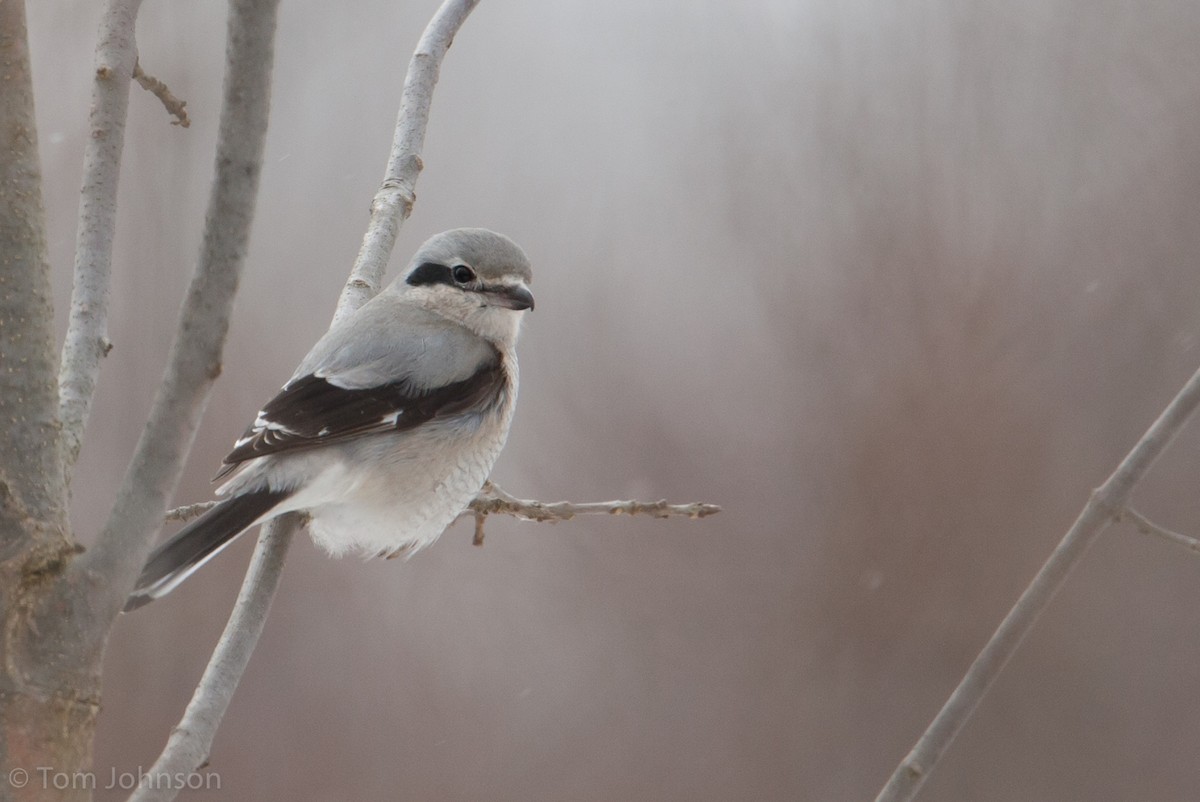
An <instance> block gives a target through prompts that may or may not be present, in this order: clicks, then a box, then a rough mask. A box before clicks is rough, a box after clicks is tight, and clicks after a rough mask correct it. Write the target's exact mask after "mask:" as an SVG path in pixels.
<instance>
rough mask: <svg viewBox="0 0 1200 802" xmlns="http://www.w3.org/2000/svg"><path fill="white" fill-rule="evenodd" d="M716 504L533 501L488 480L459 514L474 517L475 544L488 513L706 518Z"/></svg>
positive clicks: (545, 517) (539, 517) (538, 517)
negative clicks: (510, 492)
mask: <svg viewBox="0 0 1200 802" xmlns="http://www.w3.org/2000/svg"><path fill="white" fill-rule="evenodd" d="M720 511H721V508H720V507H718V506H717V505H716V504H701V503H698V502H697V503H692V504H668V503H667V502H666V500H665V499H664V500H662V501H592V502H584V503H579V502H572V501H555V502H550V503H547V502H544V501H532V500H529V499H520V498H516V497H514V496H511V495H509V494H508V493H507V492H506V491H505V490H504V489H503V488H501V487H500V486H499V485H497V484H495V483H493V482H488V483H486V484H485V485H484V486H483V490H481V491H480V492H479V495H478V496H476V497H475V499H474V500H473V501H472V502H471V503H470V505H469V506H468V508H467V510H465V511H464V512H463V513H462V515H461V516H459V517H465V516H468V515H469V516H472V517H473V518H474V519H475V535H474V540H473V541H472V542H473V543H474V545H476V546H482V545H483V522H484V520H485V519H486V518H487V516H489V515H496V514H502V515H511V516H513V517H514V518H520V519H521V520H523V521H537V522H539V523H544V522H547V521H549V522H550V523H556V522H558V521H569V520H571V519H572V518H574V517H575V516H577V515H649V516H650V517H652V518H706V517H708V516H709V515H716V514H717V513H718V512H720Z"/></svg>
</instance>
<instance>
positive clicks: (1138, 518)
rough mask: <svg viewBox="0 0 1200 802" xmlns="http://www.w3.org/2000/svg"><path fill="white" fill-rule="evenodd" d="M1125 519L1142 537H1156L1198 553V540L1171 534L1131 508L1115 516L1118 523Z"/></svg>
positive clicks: (1199, 546) (1176, 533) (1174, 533)
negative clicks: (1129, 521)
mask: <svg viewBox="0 0 1200 802" xmlns="http://www.w3.org/2000/svg"><path fill="white" fill-rule="evenodd" d="M1126 518H1128V519H1129V520H1131V521H1133V525H1134V527H1135V528H1136V529H1137V530H1138V531H1139V532H1141V533H1142V534H1143V535H1156V536H1158V537H1161V538H1163V539H1165V540H1169V541H1171V542H1172V543H1174V544H1175V545H1177V546H1183V547H1184V548H1185V549H1190V550H1191V551H1194V552H1200V540H1197V539H1196V538H1194V537H1189V536H1188V535H1181V534H1179V533H1178V532H1172V531H1171V530H1170V529H1164V528H1163V527H1161V526H1159V525H1158V524H1156V523H1154V521H1151V520H1150V519H1149V518H1147V517H1146V516H1144V515H1142V514H1141V513H1140V512H1138V511H1137V510H1135V509H1134V508H1133V507H1126V508H1125V509H1123V510H1122V511H1121V512H1120V514H1119V515H1118V516H1117V520H1118V521H1123V520H1125V519H1126Z"/></svg>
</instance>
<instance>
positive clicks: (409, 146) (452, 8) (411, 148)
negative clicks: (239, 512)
mask: <svg viewBox="0 0 1200 802" xmlns="http://www.w3.org/2000/svg"><path fill="white" fill-rule="evenodd" d="M478 4H479V0H446V2H445V3H443V4H442V6H441V7H440V8H439V9H438V11H437V13H436V14H435V15H434V17H433V19H432V20H431V21H430V23H429V25H428V26H427V27H426V28H425V32H424V34H423V35H422V36H421V41H420V43H419V44H418V46H417V52H416V53H415V54H414V55H413V58H412V61H411V63H410V65H409V72H408V75H407V76H406V78H405V82H404V93H403V98H402V101H401V107H400V114H399V118H398V119H397V122H396V135H395V138H394V142H393V145H392V154H391V157H390V158H389V160H388V168H387V173H386V175H385V177H384V186H383V188H381V189H380V190H379V192H378V193H377V194H376V196H375V201H374V203H373V204H372V206H371V222H370V224H369V226H368V230H367V234H366V236H365V237H364V238H363V244H362V247H361V248H360V249H359V254H358V259H357V261H356V263H355V266H354V269H353V271H352V273H351V275H350V278H349V280H348V281H347V282H346V286H345V288H344V289H343V290H342V294H341V297H340V299H339V300H338V305H337V311H336V312H335V313H334V317H333V322H334V323H335V324H336V323H337V322H338V321H339V320H341V319H343V318H344V317H346V316H348V315H350V314H352V313H353V312H354V310H356V309H358V308H359V307H360V306H362V305H363V304H364V303H366V302H367V301H368V300H370V299H371V298H372V297H374V296H375V295H376V294H377V293H378V292H379V283H380V280H381V277H382V275H383V270H384V267H386V265H387V260H388V257H389V256H390V255H391V252H392V248H393V247H394V246H395V244H396V234H397V233H398V232H399V229H400V226H401V225H402V224H403V222H404V220H405V219H407V217H408V215H409V213H410V212H411V210H412V203H413V197H414V195H413V187H414V186H415V184H416V181H417V176H418V174H419V173H420V157H419V155H418V154H419V153H420V151H421V148H422V146H423V144H424V141H425V128H426V125H427V123H428V121H429V105H430V103H431V101H432V99H433V87H434V84H435V83H436V81H437V75H438V70H439V68H440V65H441V61H442V58H443V57H444V56H445V55H446V51H447V50H448V49H449V47H450V43H451V41H452V40H453V39H454V35H455V34H456V33H457V32H458V29H459V28H460V27H461V26H462V23H463V22H464V21H465V20H466V18H467V15H468V14H470V12H471V10H472V9H473V8H475V6H476V5H478ZM231 26H232V17H231ZM402 185H403V186H404V187H406V189H405V190H404V192H403V193H402V192H401V191H400V190H399V188H400V187H401V186H402ZM164 509H165V505H164ZM287 517H288V518H291V516H287ZM267 526H268V529H267V530H266V531H265V532H264V534H263V535H262V536H260V538H259V543H258V548H257V550H256V551H255V560H254V562H253V563H251V566H250V570H249V571H248V572H247V574H246V578H245V580H244V581H243V582H242V590H241V593H240V595H239V597H238V599H239V602H238V605H239V607H238V608H235V611H234V616H233V617H231V618H230V620H229V623H228V625H226V627H225V634H224V635H222V638H221V642H222V644H224V643H225V642H226V640H227V639H229V640H234V639H239V638H240V640H238V643H239V645H238V646H237V647H236V651H235V650H234V647H230V649H229V650H223V649H222V648H221V646H220V645H218V648H217V650H216V651H215V652H214V653H213V656H212V658H211V660H210V661H209V664H208V668H207V669H206V670H205V674H204V679H202V680H201V683H200V687H198V688H197V689H196V693H195V695H194V696H193V697H192V703H191V704H190V705H189V706H188V711H187V712H186V713H185V714H184V718H183V720H182V721H181V722H180V724H179V727H177V728H176V729H175V731H174V732H173V733H172V735H171V738H170V740H169V741H168V742H167V746H166V748H165V749H164V750H163V753H162V755H161V756H159V759H158V760H157V761H156V762H155V769H154V771H160V769H159V767H160V766H172V767H174V766H178V767H181V769H182V770H183V771H185V772H186V771H191V770H194V769H196V768H197V767H199V766H200V765H201V763H202V762H203V760H204V758H205V757H206V756H207V754H208V749H209V747H210V746H211V744H212V740H213V737H214V736H215V734H216V730H217V727H218V726H219V725H220V723H221V718H222V717H223V716H224V714H225V708H226V707H227V706H228V704H229V699H230V698H231V697H232V696H233V690H234V688H236V687H237V683H238V681H239V679H240V678H241V675H242V672H243V671H244V670H245V667H246V663H247V662H248V661H249V658H250V652H251V651H252V650H253V648H254V643H255V642H256V641H257V639H258V633H259V632H261V631H262V627H263V623H264V621H265V619H266V615H267V611H268V610H269V608H270V600H271V597H272V595H273V594H274V592H275V588H276V586H277V584H278V581H279V571H280V570H281V569H282V567H283V561H284V557H285V556H286V554H287V548H288V545H289V544H290V542H291V535H292V531H291V530H292V528H294V524H291V523H289V524H288V527H289V528H288V530H287V535H286V537H280V536H273V535H272V532H273V527H272V524H267ZM260 564H262V565H268V566H271V570H270V571H267V570H264V569H259V570H256V566H258V565H260ZM242 599H255V600H258V601H257V602H256V603H255V604H254V605H249V604H247V605H245V606H244V608H243V606H242V605H241V600H242ZM239 608H241V610H242V614H241V615H239V614H238V609H239ZM243 629H245V630H250V631H252V632H253V637H252V638H251V639H250V640H248V641H246V640H245V639H244V636H242V635H239V632H240V631H241V630H243ZM231 655H233V656H236V659H233V657H231ZM210 677H211V682H210V681H208V680H209V679H210ZM193 709H195V711H196V713H195V715H193ZM181 733H182V734H181ZM141 794H142V792H141V791H139V793H138V794H135V795H134V796H133V797H131V800H137V802H145V801H146V800H150V799H156V800H168V799H173V798H174V796H175V794H174V793H171V794H169V795H162V794H160V795H157V796H145V795H141Z"/></svg>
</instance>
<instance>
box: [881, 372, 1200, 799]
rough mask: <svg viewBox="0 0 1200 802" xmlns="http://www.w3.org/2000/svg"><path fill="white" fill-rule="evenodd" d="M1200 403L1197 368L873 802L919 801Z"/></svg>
mask: <svg viewBox="0 0 1200 802" xmlns="http://www.w3.org/2000/svg"><path fill="white" fill-rule="evenodd" d="M1197 405H1200V371H1197V372H1196V373H1195V374H1194V375H1193V376H1192V378H1191V379H1189V380H1188V382H1187V384H1185V385H1184V386H1183V389H1182V390H1180V391H1179V394H1178V395H1176V396H1175V398H1174V399H1172V401H1171V403H1170V404H1168V405H1167V408H1166V409H1164V410H1163V412H1162V414H1161V415H1159V416H1158V419H1157V420H1156V421H1154V423H1153V425H1151V426H1150V428H1149V430H1147V432H1146V434H1145V435H1143V436H1142V439H1141V440H1139V441H1138V444H1137V445H1136V446H1134V447H1133V450H1132V451H1130V452H1129V454H1127V455H1126V457H1125V459H1124V460H1122V461H1121V464H1120V465H1119V466H1118V467H1117V469H1116V471H1114V472H1113V474H1112V476H1110V477H1109V478H1108V480H1107V481H1105V483H1104V484H1103V485H1101V486H1100V487H1099V488H1097V489H1096V490H1095V491H1093V493H1092V496H1091V498H1090V499H1088V503H1087V504H1086V505H1085V506H1084V508H1083V511H1082V512H1080V514H1079V517H1078V518H1077V519H1076V520H1075V523H1074V524H1072V525H1071V528H1070V530H1068V531H1067V534H1066V535H1065V536H1064V537H1063V539H1062V541H1061V542H1060V543H1059V544H1058V547H1057V548H1055V549H1054V552H1053V553H1052V554H1051V555H1050V558H1049V559H1048V560H1046V563H1045V565H1043V566H1042V568H1041V570H1040V571H1038V573H1037V576H1035V577H1034V578H1033V582H1031V583H1030V584H1029V587H1027V588H1026V589H1025V592H1024V593H1022V594H1021V598H1020V599H1018V600H1017V603H1016V604H1015V605H1014V606H1013V608H1012V609H1011V610H1009V612H1008V615H1006V616H1005V617H1004V620H1003V621H1002V622H1001V623H1000V626H999V628H997V629H996V632H995V634H993V635H992V637H991V640H989V641H988V642H987V645H985V646H984V647H983V651H981V652H980V653H979V656H978V657H976V658H975V662H973V663H972V664H971V667H970V669H968V671H967V673H966V676H964V677H963V679H962V681H961V682H960V683H959V685H958V687H957V688H955V689H954V693H952V694H951V695H950V698H949V699H948V700H946V703H945V705H944V706H943V707H942V709H941V711H939V712H938V714H937V716H936V717H935V718H934V719H933V721H932V722H931V723H930V725H929V727H928V729H926V730H925V733H924V734H923V735H922V736H921V738H920V740H918V741H917V744H916V746H914V747H913V749H912V751H911V752H910V753H909V754H908V756H907V757H905V758H904V760H903V761H901V763H900V765H899V766H897V767H896V770H895V772H893V773H892V776H891V779H890V780H888V783H887V785H886V786H884V788H883V790H882V791H880V793H879V796H878V797H877V798H876V802H898V801H899V800H910V799H912V798H913V797H915V796H916V794H917V791H918V790H919V789H920V787H921V784H922V783H924V782H925V779H926V778H927V777H928V776H929V773H930V772H931V771H932V770H933V767H934V766H936V765H937V762H938V760H940V759H941V757H942V754H943V753H944V752H945V750H946V747H948V746H949V745H950V743H951V742H952V741H953V740H954V737H955V736H956V735H958V733H959V731H960V730H961V729H962V727H963V725H964V724H966V722H967V720H968V719H969V718H970V717H971V714H972V713H973V712H974V711H975V708H976V706H977V705H978V704H979V701H980V700H981V699H982V698H983V695H984V694H985V693H987V690H988V688H989V687H990V686H991V684H992V682H993V681H994V680H995V679H996V677H997V676H998V675H999V674H1000V672H1001V671H1002V670H1003V668H1004V665H1005V664H1006V663H1007V662H1008V660H1009V658H1010V657H1012V655H1013V653H1014V652H1015V651H1016V650H1017V647H1018V646H1020V645H1021V641H1022V640H1023V639H1024V637H1025V635H1026V634H1028V633H1029V631H1030V630H1031V629H1032V628H1033V625H1034V624H1035V623H1036V622H1037V618H1038V616H1039V615H1040V614H1041V612H1042V611H1043V610H1045V609H1046V607H1047V606H1049V604H1050V602H1051V600H1052V599H1053V598H1054V594H1055V593H1056V592H1057V591H1058V589H1059V588H1060V587H1061V586H1062V583H1063V581H1064V580H1065V579H1066V578H1067V575H1068V574H1070V572H1071V569H1072V568H1074V567H1075V565H1076V564H1078V562H1079V561H1080V560H1081V559H1082V558H1083V555H1084V554H1085V553H1086V552H1087V550H1088V547H1089V546H1091V545H1092V543H1094V542H1095V540H1096V538H1097V537H1098V536H1099V535H1100V533H1101V532H1103V531H1104V530H1105V529H1106V528H1107V527H1108V525H1109V524H1110V523H1112V522H1113V521H1114V520H1115V519H1116V518H1117V517H1118V516H1119V515H1120V514H1121V512H1122V510H1124V509H1125V506H1126V504H1127V503H1128V501H1129V497H1130V494H1132V492H1133V488H1134V487H1135V486H1136V485H1137V483H1138V482H1139V481H1141V479H1142V477H1143V476H1145V475H1146V472H1147V471H1148V470H1150V466H1151V465H1153V464H1154V461H1155V460H1156V459H1158V457H1159V456H1160V455H1161V454H1162V453H1163V451H1164V450H1165V449H1166V448H1167V446H1168V445H1170V443H1171V440H1173V439H1174V437H1175V435H1177V434H1178V433H1179V432H1180V430H1182V429H1183V426H1184V424H1186V423H1187V421H1188V419H1189V418H1190V417H1191V416H1192V413H1193V412H1195V411H1196V407H1197Z"/></svg>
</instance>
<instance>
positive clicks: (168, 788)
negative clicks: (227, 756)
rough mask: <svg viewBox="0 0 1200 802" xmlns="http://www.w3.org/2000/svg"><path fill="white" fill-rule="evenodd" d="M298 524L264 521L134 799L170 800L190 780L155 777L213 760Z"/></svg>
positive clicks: (288, 518) (295, 520) (284, 519)
mask: <svg viewBox="0 0 1200 802" xmlns="http://www.w3.org/2000/svg"><path fill="white" fill-rule="evenodd" d="M299 527H300V519H299V517H298V516H296V515H294V514H293V515H284V516H281V517H279V518H276V519H274V520H272V521H269V522H268V523H266V524H265V525H264V526H263V533H262V535H261V536H260V537H259V539H258V545H257V546H256V547H255V549H254V557H253V558H251V560H250V568H249V570H248V571H247V572H246V581H245V582H243V583H242V589H241V592H240V593H238V598H237V602H236V603H235V604H234V605H233V613H232V614H231V615H230V616H229V623H228V624H227V625H226V626H225V631H224V632H223V633H222V634H221V640H220V641H218V642H217V648H216V649H214V650H213V654H212V658H211V659H210V660H209V661H208V666H207V667H206V668H205V669H204V676H202V677H201V678H200V684H199V685H198V686H196V692H195V693H194V694H192V701H191V702H189V703H188V706H187V710H186V711H185V712H184V714H183V718H182V719H180V720H179V724H178V725H176V727H175V729H173V730H172V731H171V737H170V738H169V739H168V741H167V746H166V748H165V749H164V750H163V752H162V754H161V755H159V757H158V760H156V761H155V762H154V765H153V766H152V767H151V768H150V770H149V771H148V772H146V776H147V777H149V778H150V780H151V781H150V782H146V783H139V785H138V788H137V790H136V791H134V792H133V793H132V794H131V795H130V796H129V802H169V801H170V800H172V799H174V798H175V796H176V795H177V794H178V793H179V791H180V790H181V789H182V788H183V787H186V783H178V782H169V781H168V782H154V779H155V778H158V777H165V778H173V777H187V776H188V775H189V774H190V773H191V772H193V771H195V770H196V769H198V768H199V767H200V766H203V765H204V763H205V762H206V761H207V760H208V752H209V750H210V749H211V748H212V742H213V736H215V735H216V732H217V726H218V725H219V724H220V723H221V719H222V718H223V717H224V716H225V711H226V709H228V707H229V701H230V699H232V698H233V691H234V689H235V688H237V685H238V680H239V679H241V676H242V673H243V672H244V671H245V670H246V664H247V663H248V662H249V661H250V655H251V653H253V652H254V646H255V644H257V643H258V637H259V635H261V634H262V631H263V625H264V624H265V623H266V621H267V612H268V611H269V610H270V608H271V599H272V598H273V597H274V596H275V589H276V588H277V587H278V586H279V577H280V574H281V573H282V571H283V561H284V558H285V557H286V556H287V551H288V546H289V545H291V542H292V536H293V535H294V534H295V533H296V530H297V529H299Z"/></svg>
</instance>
